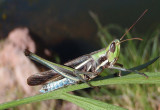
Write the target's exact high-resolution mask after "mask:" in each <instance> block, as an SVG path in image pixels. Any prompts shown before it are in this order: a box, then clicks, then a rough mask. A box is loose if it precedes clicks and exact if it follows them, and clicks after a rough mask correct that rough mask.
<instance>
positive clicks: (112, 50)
mask: <svg viewBox="0 0 160 110" xmlns="http://www.w3.org/2000/svg"><path fill="white" fill-rule="evenodd" d="M106 51H107V53H106V54H107V58H108V61H109V62H111V63H114V62H115V60H117V59H118V57H119V53H120V41H119V40H118V39H115V40H114V41H112V42H111V43H110V44H109V46H108V47H107V48H106Z"/></svg>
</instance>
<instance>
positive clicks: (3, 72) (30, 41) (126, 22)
mask: <svg viewBox="0 0 160 110" xmlns="http://www.w3.org/2000/svg"><path fill="white" fill-rule="evenodd" d="M159 4H160V1H158V0H152V1H151V0H142V1H138V0H134V1H128V0H121V1H118V0H117V1H109V0H101V1H98V0H92V1H91V0H85V1H82V0H76V1H75V0H70V1H65V0H61V1H60V0H45V2H44V0H21V1H19V0H0V81H1V86H0V89H1V91H0V94H2V95H1V96H0V103H3V102H6V101H11V100H15V99H19V98H24V97H28V96H32V95H35V94H39V92H38V91H39V89H40V88H41V86H39V87H29V86H28V85H27V83H26V79H27V77H28V76H30V75H31V74H34V73H37V72H39V71H45V70H47V68H45V67H43V66H42V65H39V64H37V63H34V62H31V61H30V60H29V59H28V58H26V57H25V56H24V54H23V51H24V49H26V48H28V49H29V50H30V51H32V52H34V53H36V54H38V55H40V56H41V57H43V58H46V59H48V60H51V61H53V62H56V63H60V64H63V63H64V62H66V61H69V60H71V59H73V58H76V57H79V56H81V55H83V54H87V53H90V52H93V51H95V50H98V49H101V48H104V47H106V46H107V45H108V43H110V42H111V41H112V40H114V39H115V38H117V39H119V38H120V37H121V36H122V35H123V34H124V33H125V31H126V30H127V29H128V28H129V27H130V26H131V25H132V24H133V22H135V21H136V20H137V18H138V17H139V16H140V15H141V14H142V13H143V11H144V10H145V9H148V12H147V13H146V14H145V15H144V17H143V18H142V19H141V20H140V21H139V22H138V23H137V24H136V26H135V27H134V28H133V29H132V30H131V31H130V33H128V34H127V36H126V37H125V38H124V39H127V38H133V37H140V38H142V39H143V41H142V42H141V41H128V42H125V43H122V46H121V54H120V58H119V60H118V62H119V63H121V64H123V65H124V67H125V68H131V67H135V66H138V65H140V64H143V63H145V62H147V61H149V60H151V59H153V58H155V57H157V56H159V54H160V48H159V47H160V14H159V11H160V7H159ZM128 61H129V62H128ZM159 67H160V65H159V61H157V62H155V63H154V64H153V65H151V66H150V67H148V68H147V69H145V70H143V71H142V72H144V71H145V72H146V71H148V72H156V71H159V70H160V69H159ZM114 72H115V71H110V70H105V71H104V72H103V73H102V74H101V76H105V75H107V74H108V73H109V74H111V73H114ZM73 94H77V95H80V96H84V97H89V98H94V99H97V100H101V101H104V102H107V103H110V104H114V105H118V106H121V107H125V108H127V109H130V110H135V109H145V110H151V109H154V110H157V109H160V87H159V85H110V86H103V87H101V88H100V89H99V90H98V94H97V90H94V89H85V90H79V91H75V92H74V93H73ZM14 109H24V110H28V109H33V110H34V109H49V110H52V109H55V110H68V109H72V110H81V108H79V107H77V106H76V105H74V104H72V103H69V102H66V101H62V100H48V101H43V102H38V103H33V104H27V105H22V106H19V107H16V108H14Z"/></svg>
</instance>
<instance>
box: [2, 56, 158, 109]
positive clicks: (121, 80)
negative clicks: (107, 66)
mask: <svg viewBox="0 0 160 110" xmlns="http://www.w3.org/2000/svg"><path fill="white" fill-rule="evenodd" d="M158 58H159V57H157V58H155V59H153V60H152V61H149V62H148V63H146V64H143V65H141V66H138V67H136V69H137V68H138V69H137V70H140V69H143V68H145V67H147V66H148V65H150V64H152V63H153V62H155V61H156V60H157V59H158ZM145 74H147V75H148V76H149V78H148V79H147V78H145V77H143V76H141V75H138V74H131V75H126V76H122V77H108V76H107V77H106V78H103V79H101V80H95V81H91V82H90V83H91V84H92V85H93V86H102V85H110V84H160V72H156V73H155V72H146V73H145ZM87 87H88V85H87V84H85V83H83V84H75V85H72V86H68V87H66V88H62V89H58V90H56V91H52V92H49V93H46V94H40V95H36V96H33V97H28V98H24V99H19V100H16V101H11V102H7V103H3V104H0V109H7V108H10V107H15V106H18V105H22V104H28V103H31V102H37V101H42V100H48V99H65V100H67V98H66V97H67V96H68V97H70V99H68V101H71V102H74V100H75V103H76V104H78V101H76V100H77V99H78V96H72V97H73V98H71V96H70V95H68V94H67V96H64V94H65V93H66V92H70V91H75V90H79V89H83V88H87ZM65 95H66V94H65ZM62 96H64V97H62ZM74 98H77V99H74ZM79 98H80V97H79ZM83 99H84V98H80V100H83ZM86 100H88V103H89V100H90V101H91V102H90V103H93V102H92V100H93V99H86ZM98 103H99V102H98ZM101 103H103V102H101ZM79 106H80V107H83V108H84V106H81V105H80V104H79ZM102 107H103V105H102ZM111 108H112V107H111ZM86 109H87V107H86Z"/></svg>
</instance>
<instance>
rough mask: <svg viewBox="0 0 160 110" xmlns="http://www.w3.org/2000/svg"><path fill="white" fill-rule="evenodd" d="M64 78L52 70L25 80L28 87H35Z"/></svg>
mask: <svg viewBox="0 0 160 110" xmlns="http://www.w3.org/2000/svg"><path fill="white" fill-rule="evenodd" d="M62 78H64V77H63V76H61V75H60V74H58V73H56V72H55V71H54V70H49V71H45V72H40V73H36V74H34V75H31V76H30V77H28V79H27V83H28V85H30V86H36V85H41V84H45V83H46V82H48V81H51V80H52V81H57V80H60V79H62Z"/></svg>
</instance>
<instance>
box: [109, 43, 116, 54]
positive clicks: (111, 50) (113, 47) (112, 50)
mask: <svg viewBox="0 0 160 110" xmlns="http://www.w3.org/2000/svg"><path fill="white" fill-rule="evenodd" d="M109 50H110V52H112V53H114V51H115V42H113V43H112V44H111V45H110V48H109Z"/></svg>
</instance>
